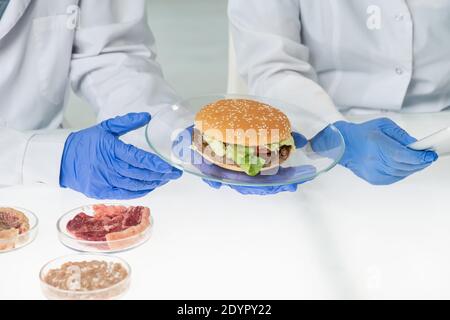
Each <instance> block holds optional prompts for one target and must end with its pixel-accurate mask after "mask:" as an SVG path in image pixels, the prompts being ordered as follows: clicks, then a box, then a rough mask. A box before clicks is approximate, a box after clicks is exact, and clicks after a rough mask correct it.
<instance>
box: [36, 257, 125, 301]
mask: <svg viewBox="0 0 450 320" xmlns="http://www.w3.org/2000/svg"><path fill="white" fill-rule="evenodd" d="M89 261H102V262H103V261H104V262H106V263H118V264H120V265H121V266H122V267H123V268H124V269H125V270H126V272H127V276H126V277H125V278H124V279H123V280H121V281H120V282H118V283H116V284H114V285H112V286H110V287H107V288H103V289H97V290H91V291H80V290H78V291H76V290H63V289H60V288H57V287H55V286H52V285H50V284H48V283H47V282H46V277H47V275H48V274H49V272H50V271H51V270H54V269H59V268H61V267H62V265H64V264H65V263H69V262H89ZM73 274H75V271H74V272H73ZM75 276H76V275H75ZM39 279H40V282H41V289H42V292H43V294H44V296H45V297H46V298H47V299H49V300H116V299H119V298H121V297H122V296H123V295H124V294H125V293H126V292H127V291H128V289H129V287H130V283H131V267H130V266H129V264H128V263H127V262H125V261H124V260H123V259H120V258H118V257H113V256H109V255H100V254H76V255H71V256H65V257H60V258H57V259H55V260H52V261H50V262H48V263H47V264H45V265H44V266H43V267H42V269H41V271H40V273H39ZM81 279H82V276H81V275H80V276H79V280H81ZM68 281H72V280H68Z"/></svg>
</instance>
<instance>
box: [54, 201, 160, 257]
mask: <svg viewBox="0 0 450 320" xmlns="http://www.w3.org/2000/svg"><path fill="white" fill-rule="evenodd" d="M106 205H108V206H111V205H113V206H122V205H120V204H111V203H108V204H106ZM94 206H95V205H86V206H82V207H78V208H75V209H72V210H70V211H69V212H67V213H66V214H64V215H63V216H62V217H61V218H59V220H58V222H57V229H58V236H59V240H60V241H61V243H62V244H63V245H65V246H66V247H68V248H70V249H73V250H76V251H79V252H93V253H115V252H122V251H127V250H130V249H133V248H136V247H138V246H140V245H142V244H143V243H145V242H146V241H147V240H148V239H150V237H151V235H152V230H153V224H154V223H153V217H152V216H151V215H150V224H149V226H148V227H147V228H146V229H145V230H143V231H142V232H139V233H137V234H134V235H132V236H130V237H126V238H123V239H118V240H109V241H91V240H83V239H79V238H77V237H75V236H74V235H72V234H71V233H70V232H69V231H68V230H67V224H68V222H69V221H70V220H72V219H73V218H74V217H75V216H76V215H77V214H79V213H81V212H84V213H85V214H87V215H89V216H93V215H94V214H95V211H94Z"/></svg>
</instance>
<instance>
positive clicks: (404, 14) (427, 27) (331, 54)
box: [228, 0, 450, 194]
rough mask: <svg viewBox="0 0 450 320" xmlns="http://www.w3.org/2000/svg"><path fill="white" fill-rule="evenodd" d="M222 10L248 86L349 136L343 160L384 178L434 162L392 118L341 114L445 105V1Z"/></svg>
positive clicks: (448, 6)
mask: <svg viewBox="0 0 450 320" xmlns="http://www.w3.org/2000/svg"><path fill="white" fill-rule="evenodd" d="M228 14H229V19H230V24H231V30H232V36H233V40H234V45H235V50H236V55H237V64H238V70H239V73H240V74H241V75H242V77H243V78H244V79H245V80H246V82H247V83H248V87H249V90H250V92H251V93H252V94H255V95H260V96H267V97H271V98H276V99H280V100H284V101H286V102H290V103H292V104H298V105H301V106H303V107H305V108H309V109H310V110H311V111H312V112H315V113H316V114H318V115H319V116H321V117H322V118H323V119H325V120H327V121H328V122H329V123H334V124H335V126H336V127H337V128H338V129H339V130H340V131H341V133H342V135H343V136H344V139H345V142H346V151H345V154H344V157H343V159H342V160H341V162H340V164H341V165H343V166H345V167H347V168H349V169H350V170H352V171H353V172H354V173H355V174H356V175H358V176H359V177H361V178H362V179H364V180H366V181H368V182H369V183H371V184H376V185H386V184H391V183H395V182H397V181H400V180H402V179H404V178H405V177H407V176H409V175H411V174H413V173H415V172H418V171H420V170H423V169H424V168H426V167H428V166H429V165H430V164H431V163H433V162H434V161H435V160H436V159H437V154H436V153H434V152H432V151H413V150H411V149H409V148H408V147H407V146H408V145H409V144H411V143H412V142H414V141H416V139H414V138H412V137H411V136H410V135H409V134H408V133H406V132H405V131H404V130H403V129H401V128H400V127H398V126H397V125H396V124H395V123H394V122H393V121H391V120H388V119H386V118H381V119H376V120H373V121H370V122H367V123H362V124H354V123H349V122H347V121H346V119H345V117H344V114H345V113H346V112H358V111H361V112H363V111H364V110H378V111H399V112H437V111H441V110H444V109H446V108H448V107H449V106H450V77H449V73H450V59H449V57H450V45H449V43H450V42H449V39H450V0H435V1H427V0H408V1H405V0H389V1H384V0H375V1H373V0H370V1H369V0H346V1H329V0H314V1H310V0H245V1H241V0H230V1H229V12H228ZM343 113H344V114H343ZM296 188H297V186H296V185H292V186H291V187H290V189H288V190H286V189H285V190H283V191H294V190H295V189H296ZM272 191H273V190H270V189H264V188H263V189H261V190H259V193H263V194H264V193H272ZM277 191H278V190H275V192H277Z"/></svg>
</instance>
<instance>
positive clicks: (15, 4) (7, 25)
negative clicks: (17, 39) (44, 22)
mask: <svg viewBox="0 0 450 320" xmlns="http://www.w3.org/2000/svg"><path fill="white" fill-rule="evenodd" d="M30 2H31V0H11V1H10V2H9V4H8V7H7V8H6V11H5V13H4V14H3V17H2V19H1V20H0V40H1V39H2V38H3V37H4V36H5V35H6V34H8V32H10V31H11V29H12V28H13V27H14V26H15V25H16V24H17V22H18V21H19V19H20V18H21V17H22V16H23V14H24V13H25V10H26V9H27V8H28V6H29V5H30Z"/></svg>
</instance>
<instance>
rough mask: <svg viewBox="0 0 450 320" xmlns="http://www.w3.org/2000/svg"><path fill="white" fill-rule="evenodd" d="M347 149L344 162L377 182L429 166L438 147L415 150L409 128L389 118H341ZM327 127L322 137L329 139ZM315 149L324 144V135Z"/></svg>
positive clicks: (372, 182) (359, 175)
mask: <svg viewBox="0 0 450 320" xmlns="http://www.w3.org/2000/svg"><path fill="white" fill-rule="evenodd" d="M335 126H336V127H337V128H338V129H339V131H340V132H341V133H342V135H343V137H344V140H345V144H346V149H345V153H344V156H343V158H342V159H341V161H340V164H341V165H343V166H344V167H346V168H348V169H350V170H351V171H353V172H354V173H355V174H356V175H357V176H358V177H360V178H362V179H364V180H366V181H368V182H369V183H371V184H374V185H388V184H392V183H395V182H398V181H400V180H402V179H404V178H406V177H408V176H409V175H411V174H413V173H415V172H418V171H420V170H423V169H425V168H426V167H428V166H429V165H431V164H432V163H433V162H434V161H436V160H437V158H438V155H437V154H436V153H435V152H434V151H414V150H412V149H409V148H408V147H407V146H408V145H409V144H411V143H413V142H415V141H417V140H416V139H414V138H413V137H411V136H410V135H409V134H408V133H407V132H406V131H405V130H403V129H402V128H400V127H399V126H398V125H397V124H395V122H393V121H392V120H390V119H387V118H380V119H376V120H372V121H369V122H366V123H362V124H354V123H348V122H344V121H339V122H337V123H335ZM326 136H327V134H326V129H325V130H324V131H323V132H322V133H321V138H322V139H325V140H326ZM317 138H318V139H315V140H316V143H314V141H313V144H312V146H313V149H314V148H315V147H319V148H320V140H321V139H320V137H319V136H318V137H317Z"/></svg>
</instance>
